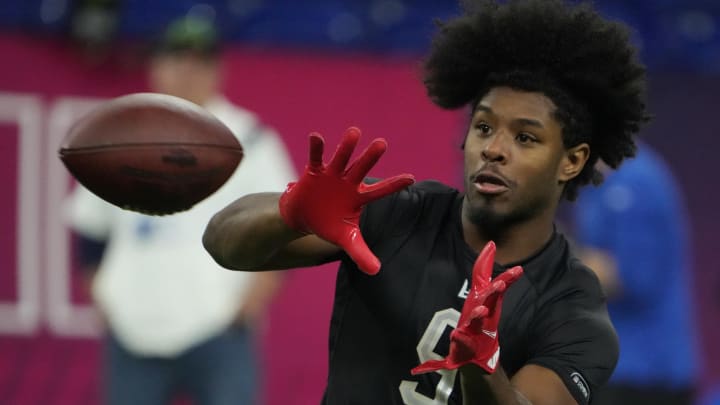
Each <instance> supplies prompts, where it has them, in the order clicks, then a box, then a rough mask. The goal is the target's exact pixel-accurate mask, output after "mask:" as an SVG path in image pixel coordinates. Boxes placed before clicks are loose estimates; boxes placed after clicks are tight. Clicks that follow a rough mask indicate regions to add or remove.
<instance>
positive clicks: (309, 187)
mask: <svg viewBox="0 0 720 405" xmlns="http://www.w3.org/2000/svg"><path fill="white" fill-rule="evenodd" d="M359 139H360V130H359V129H358V128H354V127H351V128H348V129H347V130H346V131H345V134H344V135H343V138H342V140H341V141H340V145H338V148H337V150H336V151H335V155H333V157H332V159H330V162H329V163H328V164H327V165H326V164H325V163H323V161H322V157H323V148H324V145H325V141H324V139H323V137H322V136H320V135H319V134H316V133H312V134H310V162H309V163H308V165H307V166H306V167H305V172H304V173H303V174H302V176H300V179H299V180H298V181H297V182H294V183H290V184H288V188H287V190H285V192H284V193H283V194H282V196H281V197H280V215H282V218H283V220H284V221H285V223H286V224H287V225H288V226H290V227H291V228H293V229H296V230H298V231H300V232H303V233H313V234H315V235H317V236H319V237H320V238H323V239H325V240H327V241H329V242H332V243H334V244H336V245H338V246H340V247H341V248H342V249H343V250H345V252H346V253H347V254H348V255H349V256H350V257H351V258H352V259H353V261H354V262H355V263H356V264H357V265H358V268H360V270H362V271H363V272H365V273H367V274H370V275H373V274H377V272H378V271H379V270H380V261H379V260H378V258H377V257H375V255H374V254H373V253H372V252H371V251H370V249H369V248H368V246H367V244H365V240H364V239H363V237H362V235H361V234H360V228H359V226H358V221H359V220H360V213H361V211H362V207H363V206H364V205H365V204H367V203H369V202H370V201H374V200H377V199H379V198H382V197H384V196H386V195H388V194H392V193H395V192H397V191H399V190H401V189H403V188H405V187H407V186H409V185H410V184H412V183H413V182H414V181H415V179H414V177H413V176H412V175H410V174H401V175H398V176H393V177H390V178H388V179H385V180H382V181H380V182H377V183H374V184H370V185H366V184H364V183H363V182H362V181H363V179H364V178H365V176H366V175H367V174H368V172H369V171H370V169H372V167H373V166H375V163H377V161H378V160H379V159H380V156H382V154H383V153H385V150H386V149H387V143H386V142H385V140H384V139H382V138H377V139H375V140H373V141H372V142H371V143H370V145H369V146H368V147H367V149H365V151H364V152H363V153H362V155H360V157H358V158H357V159H356V160H355V161H354V162H353V163H352V164H350V166H349V167H347V169H346V166H347V163H348V161H349V160H350V156H351V155H352V153H353V151H354V150H355V146H356V145H357V143H358V140H359Z"/></svg>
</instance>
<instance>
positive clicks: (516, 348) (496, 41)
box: [203, 0, 646, 405]
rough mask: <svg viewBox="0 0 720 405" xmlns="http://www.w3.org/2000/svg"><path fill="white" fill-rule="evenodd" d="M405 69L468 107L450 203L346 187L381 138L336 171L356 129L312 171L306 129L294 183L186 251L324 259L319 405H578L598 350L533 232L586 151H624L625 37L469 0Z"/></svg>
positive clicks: (575, 295)
mask: <svg viewBox="0 0 720 405" xmlns="http://www.w3.org/2000/svg"><path fill="white" fill-rule="evenodd" d="M425 68H426V75H425V84H426V86H427V89H428V93H429V95H430V97H431V98H432V99H433V100H434V101H435V102H436V103H437V104H438V105H440V106H442V107H444V108H459V107H463V106H469V107H470V109H471V111H472V117H471V120H470V125H469V129H468V132H467V135H466V137H465V141H464V144H463V147H464V158H465V171H464V173H465V192H464V193H461V192H459V191H458V190H455V189H452V188H450V187H447V186H445V185H442V184H439V183H436V182H431V181H428V182H421V183H419V184H417V185H412V186H411V185H410V184H411V183H412V182H413V179H412V176H410V175H401V176H396V177H393V178H390V179H386V180H383V181H381V182H378V183H375V184H369V185H368V184H362V180H363V178H364V176H365V175H366V174H367V173H368V171H369V170H370V168H372V166H373V165H374V164H375V162H376V161H377V160H378V159H379V158H380V156H381V155H382V153H383V152H384V150H385V147H386V146H385V143H384V141H383V140H375V141H373V142H372V143H371V145H370V146H369V148H368V149H367V150H366V151H365V152H364V153H363V154H362V155H361V156H360V157H359V158H358V159H357V160H356V161H355V162H354V163H353V164H352V165H350V166H349V167H347V163H348V161H349V158H350V155H351V154H352V152H353V150H354V148H355V146H356V144H357V142H358V139H359V136H360V134H359V131H358V130H357V129H355V128H351V129H349V130H348V131H347V133H346V135H345V137H344V138H343V140H342V142H341V144H340V146H339V147H338V149H337V151H336V152H335V155H334V156H333V158H332V159H331V160H330V162H329V163H328V164H324V163H323V161H322V152H323V151H322V149H323V141H322V138H321V137H320V136H319V135H311V137H310V162H309V164H308V166H307V167H306V169H305V173H304V174H303V175H302V176H301V178H300V179H299V180H298V182H296V183H294V184H291V185H290V186H289V187H288V189H287V190H286V191H285V193H282V194H271V193H264V194H256V195H250V196H247V197H244V198H241V199H239V200H238V201H236V202H235V203H233V204H231V205H230V206H228V207H227V208H225V209H224V210H222V211H221V212H219V213H218V214H217V215H216V216H215V217H214V218H213V220H212V221H211V222H210V224H209V225H208V228H207V229H206V232H205V235H204V238H203V241H204V244H205V246H206V248H207V249H208V251H209V252H210V253H211V254H212V255H213V257H214V258H215V259H216V260H217V261H218V262H219V263H220V264H221V265H223V266H225V267H228V268H232V269H238V270H265V269H273V268H292V267H300V266H310V265H317V264H320V263H326V262H329V261H333V260H340V261H341V265H340V269H339V273H338V279H337V287H336V296H335V304H334V310H333V318H332V322H331V327H330V370H329V378H328V385H327V388H326V391H325V396H324V399H323V403H325V404H400V403H406V404H460V403H465V404H488V403H498V404H528V403H532V404H535V405H541V404H546V405H562V404H575V403H580V404H586V403H589V402H590V401H591V399H592V395H593V392H594V390H595V389H596V388H597V387H598V386H600V385H602V384H603V383H605V381H606V380H607V379H608V378H609V376H610V374H611V373H612V370H613V368H614V366H615V363H616V360H617V357H618V343H617V338H616V335H615V332H614V330H613V327H612V325H611V323H610V320H609V318H608V315H607V311H606V307H605V300H604V296H603V294H602V292H601V289H600V286H599V284H598V281H597V278H596V277H595V276H594V275H593V273H592V272H591V271H590V270H589V269H588V268H587V267H585V266H584V265H582V263H580V262H579V261H578V260H577V259H575V258H574V257H573V256H572V255H571V254H570V252H569V249H568V244H567V242H566V240H565V238H564V237H563V236H562V235H560V234H559V233H558V232H556V230H555V227H554V224H553V221H554V216H555V211H556V208H557V206H558V203H559V202H560V200H561V199H562V198H563V197H564V198H568V199H574V198H575V197H576V195H577V191H578V188H579V187H580V186H582V185H585V184H587V183H589V182H591V181H599V179H600V176H599V173H598V172H596V171H595V170H594V165H595V163H596V162H597V161H598V159H602V160H603V161H604V162H606V163H607V164H608V165H609V166H611V167H616V166H617V165H618V164H620V162H621V161H622V160H623V159H624V158H625V157H629V156H632V155H633V153H634V151H635V144H634V141H633V139H632V135H633V134H634V133H635V132H637V130H638V129H639V126H640V124H641V123H642V122H644V121H645V120H646V115H645V106H644V104H643V101H642V92H643V87H644V69H643V68H642V67H641V66H640V65H639V64H637V62H636V61H635V58H634V50H633V48H632V47H631V46H630V45H629V43H628V35H627V33H626V31H625V29H624V28H623V27H622V26H620V25H618V24H615V23H611V22H608V21H605V20H603V19H602V18H601V17H599V16H598V15H597V14H596V13H595V12H594V11H593V10H592V9H591V8H590V7H589V6H579V7H571V6H568V5H565V4H564V3H562V2H561V1H559V0H557V1H556V0H525V1H511V2H510V3H508V4H505V5H498V4H495V3H493V2H489V1H484V2H481V3H480V4H478V5H477V6H476V7H474V8H472V9H470V8H469V9H468V10H467V13H466V14H465V15H463V16H461V17H459V18H457V19H455V20H453V21H450V22H449V23H446V24H443V25H442V26H441V31H440V33H439V35H438V36H437V38H436V39H435V42H434V46H433V49H432V52H431V53H430V55H429V58H428V59H427V61H426V64H425ZM346 167H347V168H346ZM491 241H493V242H494V244H493V243H490V242H491ZM483 248H484V249H483ZM481 250H482V253H481V254H480V256H479V257H478V252H480V251H481ZM517 266H522V268H519V267H517ZM491 277H494V278H492V279H491ZM470 280H472V282H470ZM453 328H454V331H452V330H453ZM451 331H452V332H451Z"/></svg>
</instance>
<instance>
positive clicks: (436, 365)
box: [410, 359, 448, 375]
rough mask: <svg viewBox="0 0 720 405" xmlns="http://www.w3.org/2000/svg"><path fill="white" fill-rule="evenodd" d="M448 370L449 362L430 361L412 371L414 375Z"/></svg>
mask: <svg viewBox="0 0 720 405" xmlns="http://www.w3.org/2000/svg"><path fill="white" fill-rule="evenodd" d="M447 368H448V362H447V360H445V359H443V360H428V361H426V362H425V363H423V364H421V365H419V366H417V367H415V368H413V369H412V370H410V373H411V374H412V375H418V374H424V373H431V372H433V371H438V370H443V369H447Z"/></svg>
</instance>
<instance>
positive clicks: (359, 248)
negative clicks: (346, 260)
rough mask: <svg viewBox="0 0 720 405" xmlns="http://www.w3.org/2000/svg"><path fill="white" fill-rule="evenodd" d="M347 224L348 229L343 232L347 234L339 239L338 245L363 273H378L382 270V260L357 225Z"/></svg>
mask: <svg viewBox="0 0 720 405" xmlns="http://www.w3.org/2000/svg"><path fill="white" fill-rule="evenodd" d="M347 226H348V229H347V230H346V231H344V232H343V234H344V235H345V236H344V237H343V239H342V240H340V241H338V245H340V247H341V248H343V250H344V251H345V253H347V254H348V256H350V258H351V259H352V260H353V261H354V262H355V264H357V266H358V268H359V269H360V270H361V271H362V272H363V273H366V274H368V275H370V276H372V275H375V274H377V273H378V271H380V260H379V259H378V258H377V257H376V256H375V255H374V254H373V253H372V251H370V248H369V247H368V246H367V244H366V243H365V239H363V237H362V234H361V233H360V229H359V228H358V227H357V225H352V224H347Z"/></svg>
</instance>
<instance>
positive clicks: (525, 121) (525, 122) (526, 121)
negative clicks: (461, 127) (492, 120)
mask: <svg viewBox="0 0 720 405" xmlns="http://www.w3.org/2000/svg"><path fill="white" fill-rule="evenodd" d="M478 111H482V112H485V113H488V114H492V115H495V112H494V111H493V110H492V108H490V107H488V106H484V105H478V106H477V107H475V112H476V113H477V112H478ZM513 122H516V123H518V124H520V125H522V126H529V127H536V128H541V129H544V128H545V126H544V125H543V124H542V122H540V121H538V120H535V119H532V118H515V119H514V120H513Z"/></svg>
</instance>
